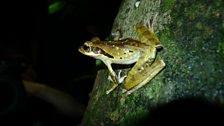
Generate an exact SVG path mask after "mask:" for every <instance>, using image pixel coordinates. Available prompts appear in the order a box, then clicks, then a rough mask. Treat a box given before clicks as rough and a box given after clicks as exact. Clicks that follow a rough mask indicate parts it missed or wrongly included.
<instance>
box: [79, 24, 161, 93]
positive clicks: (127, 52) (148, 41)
mask: <svg viewBox="0 0 224 126" xmlns="http://www.w3.org/2000/svg"><path fill="white" fill-rule="evenodd" d="M136 32H137V35H138V37H139V40H134V39H130V38H127V39H123V40H114V41H100V40H99V39H95V40H93V41H87V42H85V43H84V45H83V46H81V47H80V48H79V52H81V53H82V54H85V55H87V56H90V57H93V58H96V59H100V60H102V61H103V62H104V64H105V65H106V66H107V67H108V70H109V72H110V77H111V79H112V81H113V86H112V88H111V89H109V90H108V91H107V92H106V93H107V94H109V93H110V92H111V91H113V90H114V89H115V88H116V87H117V86H118V84H119V83H123V80H124V92H126V93H127V94H131V93H132V92H133V91H135V90H137V89H138V88H140V87H142V86H144V85H145V84H146V83H148V82H149V81H150V80H151V79H152V78H153V77H155V76H156V75H157V74H158V73H159V72H160V71H161V70H162V69H163V68H164V67H165V63H164V62H163V60H156V53H157V50H158V49H159V48H160V49H161V47H162V45H161V44H160V41H159V40H158V38H157V37H156V35H155V33H154V32H153V30H152V29H151V30H149V29H148V28H147V27H145V26H144V25H141V24H137V25H136ZM113 63H114V64H133V63H135V65H134V66H133V67H132V69H131V70H130V71H129V72H128V74H127V76H126V78H125V79H124V77H119V76H117V75H116V73H115V72H114V70H113V69H112V66H111V64H113Z"/></svg>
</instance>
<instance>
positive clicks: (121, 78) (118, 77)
mask: <svg viewBox="0 0 224 126" xmlns="http://www.w3.org/2000/svg"><path fill="white" fill-rule="evenodd" d="M121 72H122V70H119V71H118V75H117V82H118V84H121V83H123V82H124V79H125V78H126V77H127V75H124V76H123V77H121ZM108 80H109V81H112V82H114V81H113V79H112V77H111V76H108Z"/></svg>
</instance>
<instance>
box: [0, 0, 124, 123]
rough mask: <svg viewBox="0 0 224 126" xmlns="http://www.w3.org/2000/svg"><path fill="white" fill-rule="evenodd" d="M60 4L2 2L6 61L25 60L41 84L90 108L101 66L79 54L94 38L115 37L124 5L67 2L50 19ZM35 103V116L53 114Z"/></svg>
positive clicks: (1, 44)
mask: <svg viewBox="0 0 224 126" xmlns="http://www.w3.org/2000/svg"><path fill="white" fill-rule="evenodd" d="M57 1H59V0H32V1H30V0H23V1H18V0H9V1H7V0H5V1H1V8H0V15H1V22H0V33H1V34H0V56H6V57H7V56H11V57H18V55H19V56H25V57H26V58H27V59H28V60H29V64H31V65H32V68H33V69H34V71H35V72H36V75H37V76H36V77H37V78H36V81H37V82H40V83H44V84H47V85H49V86H51V87H54V88H56V89H60V90H63V91H65V92H67V93H69V94H70V95H72V96H74V98H76V99H77V100H78V101H80V102H82V103H83V104H84V105H85V106H86V105H87V103H88V98H89V96H88V95H89V93H90V91H91V89H92V86H93V84H94V77H95V74H96V69H95V66H96V65H95V60H94V59H92V58H90V57H86V56H84V55H82V54H80V53H79V52H78V50H77V49H78V47H79V46H80V45H82V44H83V43H84V42H85V41H87V40H90V39H91V38H92V37H94V36H98V37H100V38H101V39H105V38H106V37H108V36H109V35H110V30H111V28H112V24H113V21H114V19H115V17H116V14H117V12H118V9H119V5H120V0H111V1H105V0H61V2H63V3H64V5H63V6H62V7H61V9H58V11H56V12H54V13H52V14H49V13H48V8H49V6H50V5H52V4H53V3H55V2H57ZM32 104H33V105H35V106H37V108H36V110H35V111H38V110H39V109H38V107H39V108H46V109H45V110H46V111H45V112H46V113H44V112H42V113H41V112H38V114H46V115H50V114H47V113H51V111H52V110H51V109H50V110H49V108H50V107H49V106H48V105H46V104H45V103H42V101H38V100H33V101H32ZM46 106H47V107H46ZM51 114H52V113H51ZM46 115H45V116H46ZM43 117H44V116H43ZM46 118H49V117H46ZM55 118H57V117H55ZM44 119H45V118H44ZM60 119H62V117H61V118H60ZM54 120H55V119H54ZM67 122H69V121H68V120H67ZM62 123H63V121H62ZM58 125H59V124H58Z"/></svg>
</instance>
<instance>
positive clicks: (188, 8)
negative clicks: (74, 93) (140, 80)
mask: <svg viewBox="0 0 224 126" xmlns="http://www.w3.org/2000/svg"><path fill="white" fill-rule="evenodd" d="M223 5H224V1H223V0H216V1H210V0H181V1H179V0H164V1H163V0H139V1H136V0H123V2H122V4H121V7H120V10H119V13H118V14H117V17H116V19H115V21H114V25H113V29H112V32H111V36H112V37H113V38H114V39H118V38H128V37H131V38H134V39H138V38H137V36H136V33H135V27H134V26H135V24H136V23H142V24H145V25H146V24H147V23H148V22H150V21H151V20H152V19H153V17H154V16H155V15H156V14H158V15H157V18H156V20H155V22H154V23H155V24H154V30H155V31H156V34H157V36H158V38H159V39H160V41H161V43H162V45H163V47H164V48H163V50H161V51H160V52H158V53H157V58H161V59H163V60H164V61H165V63H166V65H167V66H166V68H165V69H164V70H163V71H162V72H161V73H160V74H159V75H158V76H156V77H155V78H154V79H153V80H152V81H150V82H149V84H147V85H145V86H144V87H142V88H140V89H139V90H137V91H135V92H134V93H132V94H131V95H129V96H125V95H124V94H122V92H121V87H122V86H121V87H118V88H117V89H116V90H115V91H113V92H112V93H110V94H109V95H106V93H105V92H106V90H108V89H109V88H110V87H111V82H110V81H109V80H108V78H107V77H108V70H106V69H105V70H99V71H98V74H97V78H96V81H95V84H94V88H93V90H92V93H91V97H90V100H89V104H88V107H87V110H86V112H85V115H84V117H83V120H82V124H81V125H82V126H100V125H102V126H107V125H135V124H137V122H138V121H139V120H141V118H143V117H145V116H147V115H150V112H151V110H152V108H155V107H157V106H160V105H164V104H167V103H170V102H171V101H174V100H179V99H184V98H189V97H197V98H201V99H205V100H206V101H209V102H212V103H219V104H223V103H224V32H223V31H224V15H223V12H224V6H223Z"/></svg>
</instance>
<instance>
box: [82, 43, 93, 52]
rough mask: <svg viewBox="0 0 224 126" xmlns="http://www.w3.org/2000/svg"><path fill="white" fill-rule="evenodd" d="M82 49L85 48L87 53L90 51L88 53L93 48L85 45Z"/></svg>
mask: <svg viewBox="0 0 224 126" xmlns="http://www.w3.org/2000/svg"><path fill="white" fill-rule="evenodd" d="M82 48H83V49H84V50H85V51H88V52H90V51H91V47H90V46H88V45H83V46H82Z"/></svg>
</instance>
